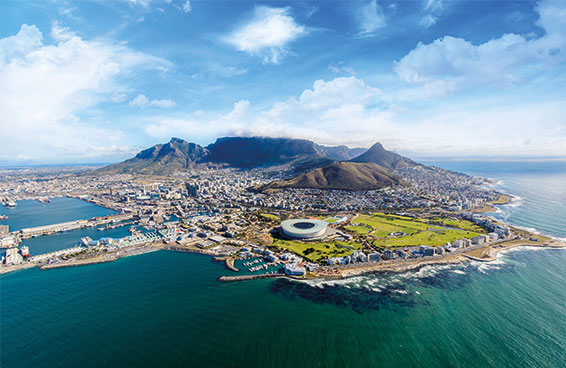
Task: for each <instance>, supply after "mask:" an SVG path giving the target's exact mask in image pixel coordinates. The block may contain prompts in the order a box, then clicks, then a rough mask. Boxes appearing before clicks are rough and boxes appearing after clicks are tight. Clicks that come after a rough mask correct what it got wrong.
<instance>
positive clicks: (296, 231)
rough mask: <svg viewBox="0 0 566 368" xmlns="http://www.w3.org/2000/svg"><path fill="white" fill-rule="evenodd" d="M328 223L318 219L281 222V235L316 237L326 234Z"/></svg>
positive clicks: (304, 237)
mask: <svg viewBox="0 0 566 368" xmlns="http://www.w3.org/2000/svg"><path fill="white" fill-rule="evenodd" d="M327 229H328V223H326V222H324V221H320V220H311V219H294V220H285V221H283V222H282V223H281V228H280V232H281V235H283V236H285V237H287V238H290V239H303V240H308V239H318V238H323V237H325V236H326V232H327Z"/></svg>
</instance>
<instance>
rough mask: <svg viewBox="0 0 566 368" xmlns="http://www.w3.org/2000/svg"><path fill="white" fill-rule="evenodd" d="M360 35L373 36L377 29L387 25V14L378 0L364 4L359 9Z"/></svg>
mask: <svg viewBox="0 0 566 368" xmlns="http://www.w3.org/2000/svg"><path fill="white" fill-rule="evenodd" d="M356 16H357V18H358V26H359V29H360V33H359V35H360V36H372V35H374V34H375V32H376V31H378V30H379V29H381V28H383V27H385V15H383V11H382V10H381V7H380V6H379V5H378V4H377V1H376V0H372V1H370V2H367V3H365V4H362V5H361V6H360V7H359V8H358V9H357V14H356Z"/></svg>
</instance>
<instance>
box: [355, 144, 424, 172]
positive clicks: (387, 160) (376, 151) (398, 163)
mask: <svg viewBox="0 0 566 368" xmlns="http://www.w3.org/2000/svg"><path fill="white" fill-rule="evenodd" d="M350 161H351V162H365V163H374V164H378V165H380V166H382V167H384V168H386V169H389V170H395V169H402V168H404V167H414V166H420V165H421V164H419V163H416V162H415V161H413V160H411V159H409V158H407V157H404V156H401V155H399V154H397V153H395V152H391V151H388V150H386V149H385V148H383V146H382V145H381V143H379V142H377V143H376V144H374V145H373V146H371V148H370V149H369V150H367V151H366V152H365V153H362V154H361V155H359V156H358V157H356V158H354V159H352V160H350Z"/></svg>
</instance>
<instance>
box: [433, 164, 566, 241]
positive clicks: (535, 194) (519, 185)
mask: <svg viewBox="0 0 566 368" xmlns="http://www.w3.org/2000/svg"><path fill="white" fill-rule="evenodd" d="M423 163H426V164H429V165H435V166H439V167H442V168H444V169H448V170H453V171H458V172H463V173H466V174H469V175H474V176H481V177H487V178H492V179H495V180H496V184H495V185H493V186H492V187H493V189H495V190H498V191H501V192H504V193H509V194H511V195H513V196H515V199H514V200H513V201H512V202H511V203H510V205H505V206H498V211H497V212H495V213H492V214H490V215H491V216H493V217H495V218H497V219H500V220H503V221H505V222H508V223H509V224H511V225H515V226H520V227H523V228H526V229H528V230H531V231H535V232H539V233H541V234H543V235H547V236H552V237H555V238H566V161H526V162H517V161H490V162H482V161H432V162H423Z"/></svg>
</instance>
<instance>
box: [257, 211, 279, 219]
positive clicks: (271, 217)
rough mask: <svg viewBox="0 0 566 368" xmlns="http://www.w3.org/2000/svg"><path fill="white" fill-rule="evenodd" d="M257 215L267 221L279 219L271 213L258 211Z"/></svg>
mask: <svg viewBox="0 0 566 368" xmlns="http://www.w3.org/2000/svg"><path fill="white" fill-rule="evenodd" d="M259 216H261V217H263V218H264V219H266V220H269V221H280V220H281V219H280V218H279V216H275V215H272V214H271V213H260V214H259Z"/></svg>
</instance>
